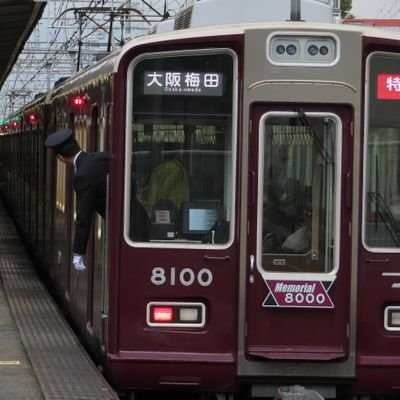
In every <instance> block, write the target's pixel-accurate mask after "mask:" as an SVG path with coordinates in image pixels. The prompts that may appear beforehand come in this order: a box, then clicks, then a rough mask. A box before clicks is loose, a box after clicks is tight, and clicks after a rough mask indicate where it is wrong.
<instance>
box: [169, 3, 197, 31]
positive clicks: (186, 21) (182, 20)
mask: <svg viewBox="0 0 400 400" xmlns="http://www.w3.org/2000/svg"><path fill="white" fill-rule="evenodd" d="M192 12H193V6H190V7H188V8H185V9H184V10H182V11H181V12H180V13H179V14H178V15H177V17H176V18H175V25H174V30H175V31H178V30H180V29H187V28H190V23H191V21H192Z"/></svg>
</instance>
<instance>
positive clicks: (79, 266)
mask: <svg viewBox="0 0 400 400" xmlns="http://www.w3.org/2000/svg"><path fill="white" fill-rule="evenodd" d="M72 264H74V267H75V269H76V270H77V271H83V270H84V269H86V266H85V263H84V261H83V256H81V255H80V254H74V259H73V260H72Z"/></svg>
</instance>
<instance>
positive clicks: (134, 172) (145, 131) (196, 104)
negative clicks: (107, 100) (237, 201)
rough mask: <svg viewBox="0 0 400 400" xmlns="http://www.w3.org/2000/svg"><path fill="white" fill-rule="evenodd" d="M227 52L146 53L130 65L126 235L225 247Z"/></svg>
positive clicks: (228, 201)
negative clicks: (152, 54)
mask: <svg viewBox="0 0 400 400" xmlns="http://www.w3.org/2000/svg"><path fill="white" fill-rule="evenodd" d="M234 65H235V62H234V58H233V56H232V54H230V53H228V52H226V51H224V52H222V53H215V52H204V53H202V54H196V55H193V54H190V55H184V56H182V55H177V54H174V53H168V54H166V55H163V56H161V55H156V56H149V57H148V58H147V57H146V58H145V59H143V60H141V61H140V62H139V63H136V64H134V65H133V66H132V67H131V70H132V71H131V73H132V80H131V81H132V83H131V89H130V90H131V96H132V98H131V99H132V100H131V104H130V107H131V109H130V111H129V112H130V118H131V123H130V127H131V129H130V130H129V131H128V132H127V154H126V168H127V171H128V176H127V179H126V196H125V199H126V205H125V215H126V216H127V218H126V227H125V236H126V237H127V239H128V241H132V242H141V243H143V242H150V243H152V244H157V243H162V244H163V246H165V245H166V244H167V245H168V243H169V244H172V245H179V246H181V245H183V246H185V245H192V246H193V245H201V246H202V245H225V244H227V243H228V242H229V239H230V233H231V230H232V221H233V203H234V199H233V193H234V169H233V162H234V143H235V139H234V136H235V128H234V124H233V117H232V113H233V106H234V104H233V102H234V93H235V89H234V77H233V74H234Z"/></svg>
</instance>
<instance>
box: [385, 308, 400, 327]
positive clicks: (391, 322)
mask: <svg viewBox="0 0 400 400" xmlns="http://www.w3.org/2000/svg"><path fill="white" fill-rule="evenodd" d="M384 325H385V329H386V330H387V331H397V332H399V331H400V306H388V307H386V308H385V314H384Z"/></svg>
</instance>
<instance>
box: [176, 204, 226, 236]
mask: <svg viewBox="0 0 400 400" xmlns="http://www.w3.org/2000/svg"><path fill="white" fill-rule="evenodd" d="M182 210H183V219H182V233H183V234H186V235H188V234H204V233H207V232H209V231H210V230H211V228H212V227H213V226H214V224H215V223H216V222H217V221H218V220H221V219H223V218H224V215H223V214H224V213H223V206H222V204H221V203H219V202H196V203H194V202H189V203H184V204H183V207H182Z"/></svg>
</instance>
